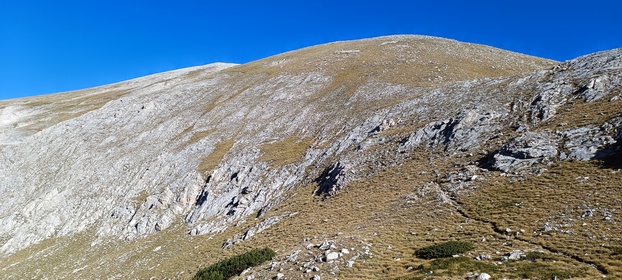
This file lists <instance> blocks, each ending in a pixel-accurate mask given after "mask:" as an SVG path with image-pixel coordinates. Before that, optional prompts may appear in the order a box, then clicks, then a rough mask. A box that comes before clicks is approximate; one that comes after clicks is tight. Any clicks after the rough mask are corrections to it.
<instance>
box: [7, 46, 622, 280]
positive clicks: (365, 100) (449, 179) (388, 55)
mask: <svg viewBox="0 0 622 280" xmlns="http://www.w3.org/2000/svg"><path fill="white" fill-rule="evenodd" d="M621 55H622V50H620V49H616V50H611V51H608V52H602V53H597V54H592V55H588V56H584V57H580V58H577V59H575V60H572V61H568V62H565V63H557V62H554V61H550V60H546V59H540V58H536V57H531V56H526V55H522V54H517V53H513V52H508V51H504V50H500V49H496V48H491V47H487V46H482V45H475V44H468V43H462V42H458V41H453V40H447V39H441V38H435V37H426V36H406V35H404V36H389V37H379V38H373V39H365V40H358V41H346V42H336V43H331V44H325V45H320V46H315V47H309V48H305V49H301V50H297V51H292V52H288V53H284V54H280V55H277V56H273V57H269V58H266V59H262V60H259V61H255V62H251V63H248V64H243V65H235V64H224V63H217V64H210V65H206V66H200V67H193V68H187V69H181V70H177V71H171V72H166V73H162V74H156V75H151V76H147V77H143V78H139V79H134V80H130V81H126V82H121V83H116V84H112V85H107V86H102V87H97V88H93V89H86V90H81V91H75V92H67V93H59V94H53V95H45V96H38V97H31V98H23V99H15V100H7V101H0V170H1V172H0V194H1V196H0V197H2V199H1V201H2V203H1V205H0V241H1V242H0V246H1V247H0V252H1V254H2V257H0V268H1V269H2V271H3V273H2V274H4V275H7V276H6V277H7V278H81V279H84V278H93V277H95V278H98V277H106V278H113V279H114V278H149V277H152V276H156V278H186V277H191V276H192V274H193V273H194V272H195V270H196V268H197V266H203V265H207V264H210V263H213V262H215V261H216V260H218V259H221V258H222V257H223V256H226V255H232V254H234V253H236V252H241V251H243V250H244V249H245V248H251V247H259V246H266V245H269V246H270V247H272V248H274V249H275V250H276V252H277V258H278V260H277V261H276V262H273V263H272V267H270V269H265V268H256V269H254V270H252V271H250V272H249V273H251V274H252V275H256V276H257V277H259V278H268V277H273V276H276V274H277V273H276V271H281V270H279V269H283V270H282V271H285V272H282V273H281V274H282V275H279V276H281V277H288V278H310V277H312V276H314V275H317V276H318V277H319V276H322V277H329V275H330V276H332V275H335V277H339V278H351V279H361V278H387V277H389V278H390V277H399V276H404V275H412V276H413V277H416V275H417V273H425V272H426V271H423V270H417V269H414V267H416V266H418V265H422V266H423V267H426V268H427V267H428V266H429V265H430V264H429V263H428V262H426V261H425V260H422V259H418V258H416V256H414V255H413V253H414V250H416V249H417V248H420V247H422V246H427V245H431V244H435V243H437V242H441V241H447V240H455V239H460V240H465V241H470V242H473V243H474V244H475V249H476V253H477V254H478V255H472V256H470V258H469V260H470V262H474V263H476V265H481V266H480V267H486V268H487V269H490V270H491V271H490V272H487V273H489V274H493V276H495V277H497V276H496V275H498V276H499V277H501V276H502V275H506V276H508V277H530V276H520V275H518V274H512V273H514V272H512V271H513V269H514V271H521V270H520V269H524V267H523V266H528V265H532V264H533V266H534V267H535V266H536V264H537V265H539V266H538V269H544V270H547V269H548V270H550V271H557V272H558V275H553V276H558V277H563V276H564V275H570V277H586V278H590V277H600V276H601V275H618V276H622V269H620V265H619V264H620V260H619V257H618V256H619V254H620V253H619V251H620V247H619V244H618V243H619V242H618V241H616V240H619V238H622V234H621V232H622V231H621V230H620V225H619V223H618V219H619V217H618V216H617V214H618V211H619V209H618V208H619V200H620V195H619V193H620V192H619V187H620V186H619V184H618V183H617V182H620V181H622V180H621V179H622V178H621V176H622V174H620V173H618V171H619V168H620V163H619V160H618V159H619V157H620V156H622V155H621V154H620V147H619V146H620V142H619V141H620V138H622V134H621V133H622V115H620V112H622V110H621V109H622V101H620V95H622V80H621V68H622V59H621V57H622V56H621ZM560 198H561V199H560ZM588 210H589V211H588ZM585 211H588V212H589V213H588V212H585ZM586 213H587V214H586ZM316 243H317V244H319V246H317V248H316V246H315V245H314V244H316ZM324 243H326V244H324ZM596 243H598V245H596ZM569 244H574V245H572V246H571V245H569ZM309 245H312V246H309ZM326 246H328V247H326ZM324 247H326V248H324ZM331 247H335V248H331ZM337 248H339V249H341V248H343V249H346V250H345V251H343V250H342V251H341V253H340V254H341V255H340V256H338V257H337V259H336V260H334V261H331V262H328V261H322V260H321V258H319V259H320V260H318V256H319V255H321V254H324V253H325V252H323V251H320V249H321V250H324V249H330V250H336V249H337ZM302 251H304V252H303V253H304V256H303V255H302V254H303V253H301V252H302ZM514 251H519V252H523V253H524V255H528V254H529V253H530V252H538V253H539V254H540V255H538V256H545V258H544V259H542V258H540V259H539V260H537V261H536V260H533V261H531V260H525V261H523V262H520V261H519V262H501V264H500V265H498V266H494V267H497V270H495V271H493V269H492V268H491V267H493V265H492V264H491V263H494V262H496V261H497V260H496V259H495V258H496V257H494V258H491V257H490V255H494V254H497V252H499V253H498V254H501V255H500V256H499V257H502V255H503V254H504V253H506V252H507V253H508V254H510V255H509V256H510V257H512V255H511V253H512V252H514ZM346 252H347V253H346ZM583 252H590V253H588V255H584V254H583ZM326 254H328V253H326ZM470 254H471V253H470ZM473 254H474V253H473ZM514 254H515V255H516V254H519V257H518V259H520V254H521V253H514ZM372 255H374V257H373V258H372V257H371V256H372ZM486 255H487V256H488V258H485V257H481V256H486ZM532 255H533V253H532ZM293 256H296V257H293ZM355 256H356V257H355ZM331 258H332V255H331ZM547 258H548V259H547ZM475 259H477V260H475ZM546 260H555V262H552V261H546ZM309 262H311V264H308V263H309ZM307 264H308V265H307ZM305 265H307V268H309V269H310V271H309V272H307V273H303V272H306V271H305ZM486 265H488V266H490V267H488V266H486ZM313 267H317V270H315V269H313ZM383 267H384V268H383ZM409 267H410V268H409ZM289 269H291V270H289ZM534 269H535V268H534ZM431 270H433V269H431ZM480 270H482V269H481V268H480ZM301 271H302V272H301ZM443 271H444V270H441V272H440V273H448V274H447V275H449V276H455V277H461V278H464V275H463V274H460V275H458V274H455V275H454V274H452V273H454V272H443ZM102 272H105V273H106V274H105V275H102ZM480 272H485V271H480ZM465 273H466V272H465ZM494 273H496V275H494ZM516 273H518V272H516ZM535 275H537V274H535Z"/></svg>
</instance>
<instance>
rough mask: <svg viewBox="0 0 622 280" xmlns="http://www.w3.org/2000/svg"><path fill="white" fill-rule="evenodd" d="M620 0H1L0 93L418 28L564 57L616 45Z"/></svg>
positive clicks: (51, 88) (74, 85) (98, 81)
mask: <svg viewBox="0 0 622 280" xmlns="http://www.w3.org/2000/svg"><path fill="white" fill-rule="evenodd" d="M620 11H622V1H618V0H592V1H572V0H570V1H545V0H539V1H532V0H523V1H492V0H491V1H480V0H472V1H448V0H438V1H415V0H411V1H406V0H404V1H398V0H383V1H368V0H358V1H335V0H333V1H324V0H298V1H297V0H290V1H275V0H261V1H258V0H256V1H240V0H229V1H224V0H223V1H190V0H176V1H159V0H150V1H143V0H133V1H120V0H108V1H84V0H82V1H67V0H57V1H29V0H21V1H9V0H7V1H0V99H8V98H15V97H21V96H29V95H39V94H46V93H54V92H61V91H68V90H75V89H82V88H87V87H93V86H97V85H103V84H108V83H113V82H118V81H123V80H127V79H131V78H135V77H140V76H144V75H149V74H153V73H158V72H163V71H167V70H172V69H178V68H183V67H188V66H195V65H202V64H207V63H212V62H235V63H245V62H249V61H253V60H257V59H260V58H263V57H267V56H271V55H274V54H278V53H281V52H285V51H289V50H294V49H298V48H301V47H306V46H311V45H316V44H320V43H326V42H331V41H337V40H349V39H359V38H366V37H375V36H381V35H391V34H424V35H432V36H440V37H446V38H452V39H456V40H460V41H466V42H474V43H480V44H486V45H491V46H495V47H499V48H503V49H508V50H512V51H517V52H521V53H526V54H530V55H535V56H540V57H546V58H551V59H555V60H567V59H571V58H574V57H576V56H579V55H584V54H588V53H591V52H595V51H600V50H606V49H611V48H616V47H622V16H621V15H620Z"/></svg>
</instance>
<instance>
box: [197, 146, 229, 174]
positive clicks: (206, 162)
mask: <svg viewBox="0 0 622 280" xmlns="http://www.w3.org/2000/svg"><path fill="white" fill-rule="evenodd" d="M234 143H235V141H234V140H233V139H227V140H223V141H220V142H218V143H216V145H215V146H214V150H213V151H212V152H211V153H210V154H209V155H207V156H205V157H204V158H203V159H202V160H201V163H199V166H198V167H197V171H199V173H201V174H205V173H206V172H209V171H211V170H213V169H214V168H216V166H217V165H218V163H220V161H221V160H222V158H223V157H224V156H225V155H226V154H227V152H229V150H231V147H232V146H233V144H234Z"/></svg>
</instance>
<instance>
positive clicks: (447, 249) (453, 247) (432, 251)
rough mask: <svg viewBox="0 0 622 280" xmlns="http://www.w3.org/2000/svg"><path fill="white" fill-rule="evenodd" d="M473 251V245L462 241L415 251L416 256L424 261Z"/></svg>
mask: <svg viewBox="0 0 622 280" xmlns="http://www.w3.org/2000/svg"><path fill="white" fill-rule="evenodd" d="M470 250H473V243H471V242H462V241H449V242H445V243H441V244H436V245H432V246H428V247H424V248H421V249H419V250H417V251H415V255H416V256H417V257H419V258H422V259H436V258H448V257H451V256H453V255H457V254H462V253H464V252H467V251H470Z"/></svg>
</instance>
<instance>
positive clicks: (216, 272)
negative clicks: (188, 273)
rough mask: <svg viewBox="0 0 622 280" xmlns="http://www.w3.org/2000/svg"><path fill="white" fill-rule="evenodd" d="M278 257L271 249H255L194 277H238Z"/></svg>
mask: <svg viewBox="0 0 622 280" xmlns="http://www.w3.org/2000/svg"><path fill="white" fill-rule="evenodd" d="M274 256H276V253H275V252H274V251H273V250H272V249H270V248H264V249H253V250H251V251H249V252H246V253H244V254H241V255H236V256H233V257H230V258H228V259H225V260H222V261H220V262H217V263H215V264H212V265H210V266H208V267H206V268H204V269H201V270H199V272H197V274H195V275H194V278H193V279H194V280H224V279H229V278H231V277H233V276H236V275H238V274H240V273H242V271H244V270H245V269H247V268H250V267H253V266H256V265H259V264H261V263H263V262H265V261H268V260H270V259H272V258H273V257H274Z"/></svg>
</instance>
